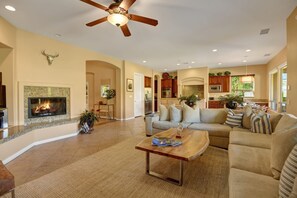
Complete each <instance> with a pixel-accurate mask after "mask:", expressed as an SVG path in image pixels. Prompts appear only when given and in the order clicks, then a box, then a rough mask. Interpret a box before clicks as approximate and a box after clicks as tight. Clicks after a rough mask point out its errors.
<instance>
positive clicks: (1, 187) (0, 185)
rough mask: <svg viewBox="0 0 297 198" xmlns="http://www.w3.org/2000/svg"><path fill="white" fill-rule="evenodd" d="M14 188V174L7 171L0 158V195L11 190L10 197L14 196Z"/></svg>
mask: <svg viewBox="0 0 297 198" xmlns="http://www.w3.org/2000/svg"><path fill="white" fill-rule="evenodd" d="M14 188H15V183H14V176H13V175H12V174H11V173H10V172H9V170H8V169H7V168H6V167H5V166H4V164H3V163H2V161H1V160H0V196H2V195H4V194H6V193H9V192H11V197H12V198H14V197H15V194H14Z"/></svg>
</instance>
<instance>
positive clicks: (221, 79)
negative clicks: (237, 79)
mask: <svg viewBox="0 0 297 198" xmlns="http://www.w3.org/2000/svg"><path fill="white" fill-rule="evenodd" d="M208 82H209V85H221V86H222V91H221V92H229V91H230V76H209V81H208Z"/></svg>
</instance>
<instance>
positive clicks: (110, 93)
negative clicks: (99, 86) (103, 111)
mask: <svg viewBox="0 0 297 198" xmlns="http://www.w3.org/2000/svg"><path fill="white" fill-rule="evenodd" d="M115 96H116V90H115V89H108V90H106V91H105V98H106V100H107V101H106V103H108V100H110V99H112V98H114V97H115Z"/></svg>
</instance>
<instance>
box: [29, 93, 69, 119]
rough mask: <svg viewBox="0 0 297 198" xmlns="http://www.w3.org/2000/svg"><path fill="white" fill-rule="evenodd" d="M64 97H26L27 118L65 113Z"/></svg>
mask: <svg viewBox="0 0 297 198" xmlns="http://www.w3.org/2000/svg"><path fill="white" fill-rule="evenodd" d="M66 109H67V108H66V97H38V98H37V97H34V98H28V118H38V117H45V116H56V115H65V114H66Z"/></svg>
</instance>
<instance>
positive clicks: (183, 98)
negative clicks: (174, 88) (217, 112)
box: [178, 94, 200, 107]
mask: <svg viewBox="0 0 297 198" xmlns="http://www.w3.org/2000/svg"><path fill="white" fill-rule="evenodd" d="M178 100H179V103H181V102H182V101H185V103H186V104H187V105H188V106H190V107H193V106H194V105H195V103H196V101H198V100H200V99H199V98H198V97H197V96H196V95H194V94H192V95H190V96H180V97H179V98H178Z"/></svg>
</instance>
